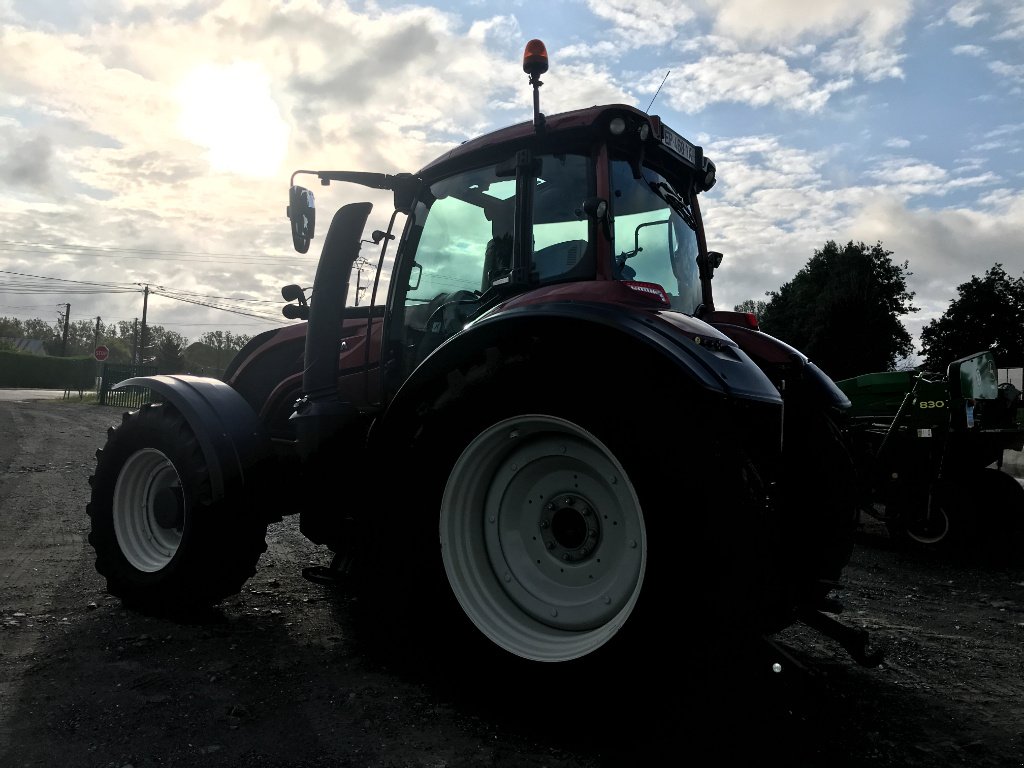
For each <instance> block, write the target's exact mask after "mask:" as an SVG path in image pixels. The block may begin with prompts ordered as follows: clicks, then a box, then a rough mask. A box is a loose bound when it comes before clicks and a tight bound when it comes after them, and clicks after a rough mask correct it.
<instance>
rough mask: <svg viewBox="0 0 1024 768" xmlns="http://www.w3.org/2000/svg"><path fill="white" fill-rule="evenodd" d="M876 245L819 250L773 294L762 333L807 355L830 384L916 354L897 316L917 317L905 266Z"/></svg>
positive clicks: (829, 243) (831, 244) (833, 245)
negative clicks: (914, 313) (824, 373)
mask: <svg viewBox="0 0 1024 768" xmlns="http://www.w3.org/2000/svg"><path fill="white" fill-rule="evenodd" d="M891 256H892V251H889V250H886V249H884V248H883V247H882V243H881V242H878V243H876V244H875V245H873V246H870V247H869V246H867V245H865V244H864V243H854V242H853V241H852V240H851V241H850V242H848V243H847V244H846V246H844V247H840V246H839V245H837V244H836V242H835V241H834V240H829V241H827V242H826V243H825V247H824V248H822V249H821V250H815V252H814V255H813V256H812V257H811V258H810V259H809V260H808V262H807V264H806V266H804V268H803V269H801V270H800V271H799V272H798V273H797V274H796V276H795V277H794V278H793V279H792V280H791V281H790V282H788V283H786V284H784V285H783V286H782V287H781V288H780V289H779V290H778V291H769V292H768V293H767V294H766V295H767V296H769V301H768V305H767V306H766V307H765V310H764V313H763V315H762V317H761V328H762V330H764V331H765V332H766V333H769V334H771V335H773V336H776V337H778V338H779V339H781V340H782V341H785V342H787V343H788V344H791V345H793V346H794V347H796V348H797V349H799V350H800V351H801V352H803V353H804V354H806V355H807V356H808V357H810V358H811V360H812V361H813V362H814V363H815V364H817V365H818V367H820V368H821V369H822V370H824V371H825V372H826V373H827V374H828V375H829V376H831V377H832V378H833V379H836V380H839V379H845V378H850V377H852V376H858V375H860V374H862V373H871V372H874V371H887V370H891V369H892V368H893V366H894V365H895V364H896V361H897V360H899V359H901V358H903V357H906V356H907V355H909V354H910V353H912V352H913V350H914V345H913V342H912V340H911V338H910V334H909V333H908V332H907V329H906V328H904V327H903V323H902V322H901V321H900V317H901V316H902V315H905V314H907V313H909V312H916V311H917V307H914V306H913V305H912V304H911V303H910V302H911V300H912V299H913V298H914V294H913V292H911V291H908V290H907V278H908V277H909V276H910V275H911V274H912V273H911V272H910V271H908V263H907V262H905V261H904V262H903V264H902V265H900V264H895V263H893V261H892V259H891V258H890V257H891Z"/></svg>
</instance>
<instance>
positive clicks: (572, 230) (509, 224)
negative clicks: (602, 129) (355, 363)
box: [406, 155, 594, 304]
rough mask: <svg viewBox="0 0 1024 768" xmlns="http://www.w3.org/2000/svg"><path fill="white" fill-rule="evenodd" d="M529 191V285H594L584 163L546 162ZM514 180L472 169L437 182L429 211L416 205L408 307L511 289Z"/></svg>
mask: <svg viewBox="0 0 1024 768" xmlns="http://www.w3.org/2000/svg"><path fill="white" fill-rule="evenodd" d="M538 161H539V162H538V166H539V170H538V173H537V178H536V181H535V186H534V190H533V200H534V205H533V209H534V211H533V261H532V263H531V264H530V271H531V273H532V279H533V280H534V281H536V282H537V283H541V284H543V283H549V282H555V281H560V280H571V279H581V278H586V277H592V276H593V271H594V264H593V261H592V259H590V258H588V256H589V251H588V248H587V230H588V220H587V218H586V215H585V214H584V213H583V200H584V198H585V197H586V196H587V195H588V194H591V192H590V188H591V187H590V181H589V177H588V172H587V171H588V165H589V164H588V162H587V158H585V157H584V156H582V155H543V156H541V157H539V158H538ZM515 194H516V181H515V178H509V177H507V176H506V175H504V174H503V175H501V176H499V171H498V168H497V167H494V166H489V167H485V168H477V169H474V170H472V171H466V172H463V173H459V174H456V175H454V176H451V177H449V178H447V179H443V180H441V181H438V182H435V183H434V184H433V185H431V187H430V195H431V198H432V200H430V204H429V207H428V206H427V205H426V204H424V203H420V204H419V206H418V208H417V211H416V224H417V225H419V226H421V227H422V234H421V236H420V239H419V245H418V247H417V249H416V263H417V268H418V274H417V278H418V283H417V284H416V285H415V286H414V287H412V288H410V290H409V291H408V292H407V293H406V302H407V303H409V304H413V303H428V302H431V301H434V300H435V298H436V297H437V296H438V295H440V294H442V293H451V292H453V291H457V290H462V291H470V292H475V293H476V294H477V295H479V294H482V293H484V292H486V291H487V289H488V288H490V287H491V286H493V285H501V284H502V283H503V282H508V279H509V274H510V270H511V267H512V261H511V260H512V239H513V229H514V225H515V203H516V200H515Z"/></svg>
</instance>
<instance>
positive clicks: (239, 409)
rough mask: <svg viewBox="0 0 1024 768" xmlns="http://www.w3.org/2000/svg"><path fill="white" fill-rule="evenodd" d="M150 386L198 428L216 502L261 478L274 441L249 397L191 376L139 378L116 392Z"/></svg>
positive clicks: (220, 383)
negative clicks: (131, 387) (128, 388)
mask: <svg viewBox="0 0 1024 768" xmlns="http://www.w3.org/2000/svg"><path fill="white" fill-rule="evenodd" d="M130 386H134V387H144V388H146V389H150V390H152V391H153V392H155V393H157V394H158V395H159V396H160V398H161V399H162V400H164V401H165V402H167V403H169V404H170V405H172V406H174V408H176V409H177V410H178V411H179V412H180V413H181V415H182V416H184V417H185V420H186V421H187V422H188V424H189V427H191V428H192V432H193V434H194V435H195V436H196V440H197V441H198V442H199V446H200V448H201V449H202V452H203V457H204V458H205V459H206V464H207V467H208V470H209V473H210V486H211V490H212V493H213V501H220V500H221V499H223V498H225V497H226V496H229V495H232V494H234V493H236V492H238V491H241V490H242V489H243V488H245V487H246V486H247V485H251V484H253V483H255V482H256V481H257V480H258V479H260V472H259V466H260V465H261V464H262V463H263V462H264V461H265V460H266V459H267V458H268V457H269V456H270V455H271V453H272V449H271V443H270V437H269V435H268V434H267V431H266V429H265V428H264V426H263V424H262V423H261V422H260V420H259V417H258V416H257V415H256V414H255V413H254V412H253V410H252V408H251V407H250V406H249V404H248V403H247V402H246V401H245V399H244V398H243V397H242V396H241V395H240V394H238V393H237V392H236V391H235V390H234V389H232V388H231V387H230V386H228V385H227V384H225V383H224V382H223V381H220V380H219V379H211V378H206V377H202V376H191V375H162V376H138V377H135V378H132V379H125V380H124V381H121V382H119V383H118V384H116V385H115V386H114V387H112V389H121V388H122V387H130Z"/></svg>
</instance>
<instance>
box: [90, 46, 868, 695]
mask: <svg viewBox="0 0 1024 768" xmlns="http://www.w3.org/2000/svg"><path fill="white" fill-rule="evenodd" d="M546 70H547V53H546V51H545V50H544V47H543V44H542V43H540V41H531V43H530V44H528V46H527V49H526V54H525V56H524V71H526V72H527V73H528V74H529V75H530V83H531V84H532V86H533V89H534V118H533V120H532V121H528V122H524V123H522V124H518V125H513V126H510V127H507V128H504V129H501V130H498V131H495V132H493V133H490V134H487V135H484V136H481V137H479V138H476V139H473V140H471V141H467V142H465V143H463V144H461V145H459V146H457V147H455V148H453V149H452V150H451V151H449V152H447V153H446V154H444V155H443V156H441V157H439V158H438V159H436V160H435V161H433V162H431V163H429V164H428V165H427V166H425V167H424V168H422V169H420V170H419V172H417V173H399V174H395V175H387V174H383V173H367V172H354V171H317V172H314V171H297V172H296V175H297V174H313V175H315V176H317V177H318V178H319V180H320V181H321V183H322V184H324V185H327V184H330V183H331V182H348V183H352V184H357V185H363V186H366V187H370V188H374V189H382V190H390V191H391V192H392V193H393V195H394V208H395V210H394V213H393V214H392V215H391V217H390V222H389V224H388V228H387V230H386V231H380V230H378V231H375V232H373V234H372V236H371V238H369V239H366V240H364V239H363V228H364V226H365V224H366V221H367V218H368V215H369V213H370V210H371V204H370V203H353V204H349V205H345V206H343V207H342V208H340V209H339V210H338V211H337V212H336V213H335V215H334V217H333V220H332V221H331V223H330V227H329V229H328V231H327V234H326V237H325V239H324V244H323V252H322V256H321V258H320V262H319V265H318V267H317V272H316V277H315V280H314V283H313V287H312V293H311V295H310V296H308V297H307V296H306V295H305V291H304V290H303V289H301V288H299V287H298V286H294V285H293V286H286V287H285V288H284V289H282V294H283V296H284V298H285V300H286V301H288V302H289V303H288V304H287V306H285V307H284V314H285V316H286V317H289V318H293V319H296V320H299V321H301V322H297V323H295V324H293V325H290V326H286V327H284V328H282V329H280V330H274V331H268V332H266V333H262V334H260V335H259V336H257V337H255V338H254V339H252V341H250V342H249V344H247V345H246V347H245V348H244V349H242V350H241V351H240V352H239V353H238V355H237V356H236V357H235V358H234V360H233V361H232V362H231V364H230V366H229V368H228V370H227V371H226V374H225V377H224V380H223V381H221V380H217V379H212V378H202V377H196V376H187V375H180V376H178V375H173V376H172V375H160V376H151V377H144V378H133V379H129V380H126V381H124V382H121V384H120V385H119V386H133V387H143V388H146V389H148V390H150V392H151V395H152V401H153V402H152V404H150V405H146V406H143V407H141V408H140V409H138V410H137V411H132V412H128V413H126V414H125V415H124V418H123V422H122V423H121V425H120V426H118V427H117V428H114V429H112V430H111V431H110V433H109V435H108V438H107V442H106V446H105V447H104V448H103V449H102V451H100V452H99V454H98V461H97V466H96V471H95V474H94V475H93V477H92V478H91V485H92V497H91V502H90V504H89V507H88V513H89V516H90V518H91V526H92V528H91V534H90V536H89V541H90V543H91V544H92V546H93V547H94V548H95V551H96V568H97V570H98V571H99V572H100V573H101V574H102V575H103V576H104V577H106V580H107V585H108V588H109V590H110V592H111V593H112V594H114V595H117V596H119V597H121V598H122V600H123V601H124V603H125V604H126V605H128V606H130V607H133V608H135V609H138V610H142V611H146V612H161V613H165V614H181V613H186V612H189V611H193V610H196V609H202V608H204V607H209V606H211V605H214V604H216V603H217V602H219V601H221V600H222V599H223V598H225V597H227V596H229V595H232V594H234V593H236V592H238V591H239V590H240V589H241V587H242V585H243V584H244V583H245V581H246V580H247V579H248V578H249V577H250V576H252V575H253V574H254V572H255V568H256V565H257V562H258V560H259V558H260V555H261V554H262V553H263V552H264V551H265V549H266V543H265V536H266V531H267V526H268V524H270V523H274V522H277V521H280V520H281V519H282V517H283V516H285V515H292V514H298V516H299V521H300V529H301V531H302V532H303V534H304V535H305V536H306V537H308V539H310V540H311V541H312V542H315V543H317V544H322V545H325V546H326V547H327V548H329V550H330V551H331V552H333V553H334V559H333V561H332V564H331V567H330V568H321V569H314V572H312V573H310V574H309V575H310V576H311V577H313V578H317V579H320V580H329V579H336V580H338V581H343V582H345V583H346V584H347V585H350V586H351V587H352V588H353V589H355V590H357V591H358V594H359V600H358V601H357V602H358V604H359V605H360V609H361V611H363V612H365V613H366V614H367V616H366V617H365V619H361V621H363V624H362V626H364V627H368V628H370V629H371V630H372V632H373V633H374V634H376V635H377V636H378V637H379V638H380V640H381V642H385V641H387V642H388V643H398V644H403V643H404V644H405V645H406V652H407V653H416V654H426V653H430V654H441V653H442V651H443V652H445V654H446V655H445V658H449V659H453V661H452V664H453V665H457V666H459V667H460V668H463V669H468V670H473V669H479V668H478V667H474V666H473V664H474V663H475V662H473V661H471V660H474V659H476V660H480V659H485V660H486V662H485V663H486V664H487V665H488V666H487V669H488V670H493V669H495V668H496V667H495V666H493V665H496V664H500V663H504V664H508V665H512V668H513V669H516V670H517V671H518V672H522V673H527V672H529V671H531V670H538V669H540V668H543V673H542V674H544V675H546V676H550V675H552V674H561V673H564V675H565V676H566V678H567V679H568V680H569V681H571V682H572V684H573V685H582V684H583V682H584V681H585V680H588V679H589V680H591V681H592V682H595V681H600V680H607V679H609V676H610V675H611V674H612V670H613V669H615V668H616V666H617V667H618V668H620V669H621V668H627V669H632V668H634V667H635V665H637V664H639V663H641V661H642V662H644V663H646V662H647V661H654V660H658V661H657V663H659V664H665V663H666V661H667V659H669V658H670V657H675V658H679V659H682V658H687V657H686V655H685V654H684V655H682V656H680V655H679V650H680V649H681V648H683V647H690V645H688V644H692V647H694V648H697V647H698V646H700V647H701V648H720V647H725V646H723V645H721V644H720V641H723V640H724V641H725V642H726V645H728V644H729V643H732V642H739V640H738V639H740V638H743V639H744V641H745V640H746V639H750V638H757V639H758V642H761V641H763V640H767V642H768V643H769V644H770V645H774V644H773V643H772V641H771V639H770V638H771V637H772V635H773V634H776V633H778V632H779V631H781V630H782V629H784V628H786V627H789V626H791V625H792V624H794V623H796V622H798V621H802V622H805V623H807V624H810V625H812V626H814V627H816V628H818V629H819V630H820V631H822V632H824V633H826V634H827V635H829V636H831V637H833V638H835V639H836V640H838V641H839V642H840V643H842V644H843V645H844V646H845V647H846V648H847V650H849V651H850V653H851V655H852V656H853V657H854V658H855V659H857V660H858V661H859V662H861V663H864V664H868V665H871V664H874V663H877V661H878V657H877V656H876V655H875V654H872V653H868V651H867V650H866V646H867V638H866V635H865V634H864V633H863V632H862V631H861V630H859V629H854V628H852V627H849V626H846V625H844V624H842V623H840V622H839V621H838V620H836V619H835V618H833V617H832V616H830V615H828V614H835V613H838V612H839V611H840V610H841V607H842V606H841V604H840V603H839V602H838V601H837V600H836V599H835V597H834V595H833V594H832V593H833V591H834V590H835V589H836V588H837V587H839V586H840V582H839V580H840V578H841V576H842V573H843V570H844V568H845V567H846V565H847V563H848V562H849V558H850V555H851V552H852V547H853V541H854V534H855V528H856V524H857V507H856V499H857V497H858V494H857V493H856V492H855V489H854V487H853V485H854V484H855V482H856V480H855V477H856V475H855V472H854V469H853V464H852V461H851V459H850V454H849V451H848V449H847V446H846V445H845V442H844V437H843V432H842V429H841V425H842V422H843V420H844V418H845V413H846V411H847V409H848V408H849V406H850V401H849V400H848V399H847V398H846V396H845V395H844V394H843V393H842V392H841V391H840V390H839V389H838V388H837V387H836V385H835V384H834V383H833V382H832V381H831V380H830V379H829V378H828V377H827V376H826V375H825V374H824V373H823V372H822V371H821V370H820V369H819V368H817V367H816V366H815V365H814V364H813V363H812V362H810V361H809V360H808V359H807V357H806V356H805V355H803V354H802V353H800V352H799V351H797V350H795V349H793V348H791V347H790V346H787V345H786V344H784V343H782V342H780V341H778V340H776V339H774V338H772V337H770V336H767V335H765V334H764V333H762V332H761V331H759V330H758V328H757V323H756V321H755V319H754V318H753V316H752V315H746V314H742V313H737V312H728V311H719V310H716V309H715V304H714V299H713V297H712V278H713V276H714V274H715V270H716V269H717V268H718V267H719V265H720V264H721V261H722V255H721V254H720V253H717V252H715V251H709V250H708V247H707V242H706V239H705V233H704V228H703V224H702V220H701V210H700V205H699V202H698V198H699V196H700V194H701V193H703V192H706V191H708V190H710V189H711V188H712V187H713V186H714V184H715V165H714V163H712V162H711V161H710V160H709V159H708V158H707V157H705V156H704V152H703V149H702V148H701V147H699V146H696V145H694V144H692V143H690V142H689V141H687V140H686V139H684V138H683V137H682V136H680V135H679V134H677V133H676V132H675V131H673V130H672V129H670V128H669V127H668V126H667V125H665V124H664V123H663V122H662V121H661V120H660V119H659V118H658V117H656V116H650V115H647V114H645V113H644V112H641V111H640V110H637V109H635V108H633V107H630V106H625V105H621V104H612V105H607V106H595V107H590V108H587V109H580V110H577V111H573V112H567V113H564V114H558V115H552V116H545V115H544V114H542V113H541V112H540V111H539V108H538V106H539V105H538V98H537V93H538V91H537V89H538V88H539V86H540V85H541V81H540V79H539V78H540V75H541V74H542V73H543V72H545V71H546ZM294 181H295V175H293V177H292V186H291V189H290V193H289V205H288V209H287V213H288V217H289V219H290V221H291V229H292V237H293V240H294V245H295V247H296V249H297V250H298V251H299V252H302V253H304V252H306V250H307V249H308V247H309V245H310V241H311V239H312V238H313V237H314V226H315V207H314V201H313V194H312V192H310V191H309V190H308V189H305V188H303V187H299V186H295V185H294ZM371 243H372V245H373V247H374V248H375V249H376V250H377V251H378V253H377V254H376V267H377V270H376V277H375V279H374V280H373V281H372V283H370V284H369V286H370V287H368V288H367V290H368V291H369V293H370V297H369V300H368V301H363V302H362V303H361V304H360V303H358V302H355V303H354V304H355V305H354V306H347V304H346V302H347V298H348V297H349V296H350V295H351V290H350V288H351V286H350V278H351V273H352V269H353V264H354V262H355V261H356V259H357V258H359V255H360V251H361V249H362V247H363V245H364V244H371ZM684 614H685V616H687V617H696V618H697V619H698V620H699V621H698V623H693V622H692V621H691V620H690V619H686V620H685V621H683V623H680V622H681V621H682V619H680V617H681V616H683V615H684ZM431 638H433V639H434V640H435V641H436V642H434V643H431V642H430V639H431ZM737 647H738V646H737ZM428 648H429V649H430V650H429V651H428ZM440 657H441V656H440V655H431V656H430V658H431V659H432V662H433V663H438V662H437V661H436V659H438V658H440ZM688 658H689V659H690V660H692V658H693V657H688ZM480 663H484V662H480ZM688 663H689V662H688ZM595 664H599V665H600V666H594V665H595ZM595 669H599V670H602V671H600V672H597V673H595V672H594V671H593V670H595ZM583 670H590V671H589V672H586V671H583ZM547 679H551V678H547Z"/></svg>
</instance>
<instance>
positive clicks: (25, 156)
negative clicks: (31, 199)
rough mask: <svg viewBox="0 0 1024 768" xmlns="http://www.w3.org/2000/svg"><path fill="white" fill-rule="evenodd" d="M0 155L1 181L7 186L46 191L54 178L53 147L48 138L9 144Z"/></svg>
mask: <svg viewBox="0 0 1024 768" xmlns="http://www.w3.org/2000/svg"><path fill="white" fill-rule="evenodd" d="M8 147H9V149H8V150H7V152H6V154H3V155H0V181H2V182H3V183H4V185H6V186H11V187H14V188H27V189H30V190H45V189H47V188H48V186H49V185H50V182H51V180H52V178H53V171H52V168H51V162H52V160H53V145H52V144H51V142H50V139H49V138H48V137H46V136H35V137H33V138H31V139H26V140H24V141H21V142H18V143H11V144H8Z"/></svg>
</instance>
